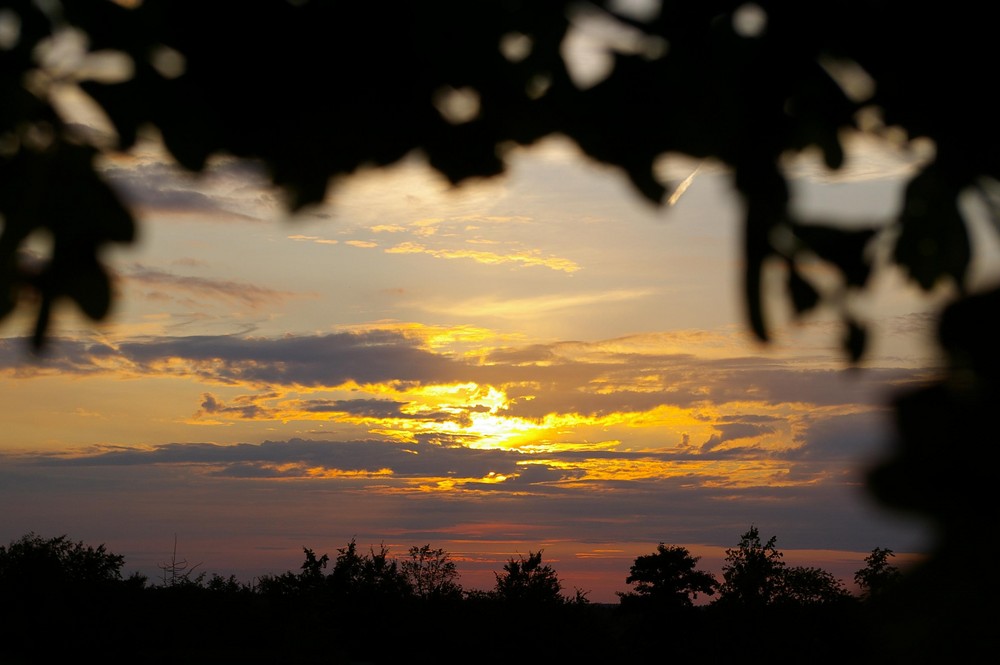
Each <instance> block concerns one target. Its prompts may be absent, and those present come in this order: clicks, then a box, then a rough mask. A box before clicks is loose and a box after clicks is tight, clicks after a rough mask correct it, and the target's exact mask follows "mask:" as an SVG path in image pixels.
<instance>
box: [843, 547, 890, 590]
mask: <svg viewBox="0 0 1000 665" xmlns="http://www.w3.org/2000/svg"><path fill="white" fill-rule="evenodd" d="M893 556H896V555H895V553H893V551H892V550H890V549H888V548H883V547H876V548H875V549H873V550H872V552H871V554H869V555H868V556H866V557H865V567H864V568H861V569H860V570H858V571H857V572H855V573H854V582H855V584H857V585H858V586H859V587H860V588H861V593H862V594H863V596H864V597H866V598H875V597H877V596H880V595H882V594H883V593H885V592H887V591H889V590H890V589H892V588H893V586H895V585H896V584H898V583H899V580H900V577H901V576H902V573H900V571H899V568H897V567H896V566H894V565H892V564H891V563H889V557H893Z"/></svg>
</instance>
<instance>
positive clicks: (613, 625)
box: [0, 527, 921, 664]
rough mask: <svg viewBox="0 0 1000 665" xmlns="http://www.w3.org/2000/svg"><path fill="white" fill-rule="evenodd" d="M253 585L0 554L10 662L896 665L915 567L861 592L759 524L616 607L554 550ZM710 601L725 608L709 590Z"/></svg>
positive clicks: (44, 555) (96, 551)
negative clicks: (898, 616)
mask: <svg viewBox="0 0 1000 665" xmlns="http://www.w3.org/2000/svg"><path fill="white" fill-rule="evenodd" d="M304 554H305V560H304V562H303V563H302V566H301V568H300V569H299V571H298V572H291V571H289V572H286V573H283V574H281V575H276V576H264V577H261V578H256V579H255V580H253V581H252V582H250V583H244V582H241V581H239V580H237V579H236V578H235V577H229V578H225V577H222V576H219V575H217V574H215V575H211V576H209V575H207V574H205V573H199V574H198V575H194V574H193V573H194V570H193V568H194V567H189V566H188V565H187V563H186V562H185V561H182V560H181V561H179V560H177V558H176V557H173V558H172V559H171V560H170V561H169V562H167V563H164V564H162V565H161V569H162V571H163V575H162V579H160V580H157V581H156V582H151V581H150V580H149V579H147V578H146V577H144V576H141V575H135V574H134V575H132V576H129V577H124V576H123V574H122V569H123V567H124V564H125V560H124V558H123V557H122V556H120V555H117V554H113V553H111V552H109V551H107V550H106V549H105V547H104V546H103V545H102V546H99V547H92V546H87V545H84V544H83V543H78V542H77V543H75V542H73V541H71V540H69V539H67V538H66V537H65V536H61V537H57V538H42V537H40V536H37V535H35V534H28V535H26V536H23V537H22V538H21V539H20V540H17V541H14V542H11V543H10V544H9V545H8V546H6V547H3V546H0V597H2V598H3V601H4V602H3V603H2V605H0V607H2V610H0V635H2V643H0V663H13V664H17V663H44V662H74V661H75V662H80V661H84V660H88V661H89V660H93V659H95V658H96V659H98V660H99V661H100V662H129V663H133V662H135V663H458V662H461V663H466V662H474V663H501V662H503V663H506V662H512V661H522V662H554V663H571V662H603V663H633V662H649V661H655V662H666V661H676V660H677V659H684V660H688V659H690V660H691V661H698V662H724V661H734V660H736V659H739V660H746V659H747V658H748V657H751V656H752V657H751V658H750V660H751V661H753V662H757V660H758V658H760V659H761V660H766V661H770V662H837V661H840V662H875V661H879V662H894V661H896V660H904V659H906V660H909V658H907V656H919V655H921V654H907V653H906V644H907V638H908V636H907V635H905V634H896V633H894V632H893V631H894V628H893V623H892V621H891V607H892V604H891V602H890V601H888V600H887V599H889V598H891V597H892V596H893V594H894V590H895V589H896V588H897V587H899V586H900V580H901V579H902V575H901V573H900V572H899V570H897V569H896V567H895V566H893V565H892V564H891V563H890V562H889V558H890V557H891V556H892V555H893V554H892V552H891V550H887V549H880V548H876V549H875V550H873V551H872V553H871V554H870V555H869V556H868V558H867V559H866V560H865V562H866V565H865V567H864V568H862V569H860V570H859V571H858V572H857V574H856V575H855V582H856V583H857V584H858V586H859V587H860V588H861V591H862V592H861V595H860V596H854V595H851V594H850V593H848V592H847V591H846V590H845V588H844V587H843V585H842V583H841V582H840V581H839V580H837V579H836V578H834V577H833V576H832V575H831V574H830V573H828V572H826V571H824V570H821V569H819V568H807V567H793V566H787V565H785V563H784V562H783V561H782V555H781V552H780V551H779V550H778V549H777V548H776V541H775V538H773V537H772V538H771V539H770V540H768V541H766V542H762V541H761V539H760V536H759V533H758V531H757V529H756V528H755V527H751V528H750V530H749V531H747V532H746V533H745V534H743V535H742V536H741V538H740V541H739V543H738V544H737V546H736V547H734V548H732V549H729V550H727V557H726V564H725V566H724V568H723V579H722V580H718V579H717V578H716V577H715V576H714V575H713V574H711V573H709V572H705V571H701V570H698V569H697V563H698V558H697V557H693V556H692V555H691V554H690V553H689V552H688V550H687V549H685V548H683V547H679V546H669V545H664V544H662V543H661V544H660V545H659V546H658V547H657V549H656V551H655V552H654V553H652V554H650V555H645V556H640V557H638V558H636V560H635V562H634V564H633V565H632V567H631V569H630V570H629V573H628V576H627V578H626V581H627V582H628V583H629V584H631V585H632V590H631V591H629V592H627V593H622V594H620V596H621V602H620V603H619V604H616V605H604V604H595V603H590V602H588V600H587V597H586V593H585V592H584V591H581V590H576V592H575V594H573V595H571V596H566V595H563V584H562V582H561V581H560V579H559V577H558V575H557V574H556V571H555V570H554V569H553V568H552V567H551V566H550V565H547V564H544V563H543V562H542V552H529V553H528V555H527V556H526V557H525V556H521V555H519V556H517V557H512V558H511V559H509V560H508V561H507V563H506V564H505V565H504V566H503V569H502V570H501V571H499V572H496V585H495V587H494V588H493V589H490V590H471V591H470V590H463V589H462V587H461V586H460V584H459V575H458V572H457V569H456V566H455V563H454V561H452V559H451V557H450V556H449V554H448V553H447V552H445V551H444V550H441V549H434V548H431V547H430V545H425V546H423V547H412V548H410V550H409V552H408V553H407V555H406V556H405V557H401V558H398V559H397V558H393V557H390V556H389V552H388V550H387V549H386V548H384V547H381V548H379V549H378V550H376V549H375V548H370V549H369V550H368V551H367V552H364V551H359V549H358V547H357V544H356V543H355V542H354V541H353V540H352V541H351V542H350V543H348V544H347V545H346V546H345V547H343V548H341V549H338V550H337V553H336V556H335V557H334V558H332V559H331V557H329V556H328V555H326V554H324V555H321V556H317V555H316V553H315V552H313V551H312V550H310V549H308V548H306V549H304ZM705 596H709V597H712V598H713V600H712V602H711V603H709V604H696V603H695V601H696V600H698V599H702V600H704V597H705Z"/></svg>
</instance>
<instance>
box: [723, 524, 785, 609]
mask: <svg viewBox="0 0 1000 665" xmlns="http://www.w3.org/2000/svg"><path fill="white" fill-rule="evenodd" d="M776 542H777V536H771V538H770V539H769V540H768V541H767V542H766V543H762V542H761V540H760V532H759V531H758V529H757V527H756V526H751V527H750V529H749V530H748V531H747V532H746V533H744V534H743V535H742V536H740V542H739V544H738V545H737V546H736V547H735V548H730V549H727V550H726V563H725V565H724V566H723V567H722V577H723V582H722V586H721V587H720V589H719V600H718V601H717V602H719V603H723V604H727V605H736V606H741V607H747V608H754V609H757V608H761V607H764V606H766V605H770V604H771V603H773V602H774V601H775V599H776V598H778V596H779V594H780V592H781V587H782V583H783V575H784V572H785V562H784V561H782V557H783V556H784V555H782V553H781V552H779V551H778V549H777V547H776Z"/></svg>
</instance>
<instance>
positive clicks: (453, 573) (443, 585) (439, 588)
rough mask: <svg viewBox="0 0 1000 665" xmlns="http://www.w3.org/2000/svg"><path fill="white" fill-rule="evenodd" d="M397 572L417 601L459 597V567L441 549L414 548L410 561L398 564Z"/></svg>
mask: <svg viewBox="0 0 1000 665" xmlns="http://www.w3.org/2000/svg"><path fill="white" fill-rule="evenodd" d="M399 567H400V571H401V572H402V574H403V576H404V577H405V578H406V581H407V583H408V584H409V586H410V588H411V589H412V590H413V594H414V595H415V596H417V597H418V598H425V599H434V600H440V599H444V598H459V597H461V594H462V587H461V586H460V585H459V584H458V568H457V567H456V566H455V562H454V561H452V559H451V556H450V555H449V554H448V553H447V552H445V551H444V550H443V549H440V548H437V549H432V548H431V546H430V544H427V545H424V546H423V547H417V546H416V545H414V546H413V547H411V548H410V550H409V558H408V559H404V560H403V561H402V563H401V564H400V566H399Z"/></svg>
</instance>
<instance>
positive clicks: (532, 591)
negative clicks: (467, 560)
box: [493, 550, 565, 605]
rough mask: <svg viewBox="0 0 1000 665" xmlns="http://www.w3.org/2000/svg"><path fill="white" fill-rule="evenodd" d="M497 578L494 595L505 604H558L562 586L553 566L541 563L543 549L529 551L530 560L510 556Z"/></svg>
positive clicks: (560, 600)
mask: <svg viewBox="0 0 1000 665" xmlns="http://www.w3.org/2000/svg"><path fill="white" fill-rule="evenodd" d="M494 575H496V580H497V583H496V587H494V592H493V593H494V595H495V596H496V597H497V598H499V599H501V600H505V601H509V602H515V603H525V604H533V605H539V604H559V603H563V602H564V601H565V599H564V598H563V597H562V595H560V592H561V591H562V588H563V585H562V582H561V581H560V580H559V577H558V576H557V575H556V571H555V569H553V568H552V566H550V565H548V564H545V565H543V564H542V550H538V551H537V552H531V551H529V552H528V557H527V558H525V557H524V556H523V555H520V554H519V555H518V556H517V558H514V557H511V558H510V559H508V560H507V563H505V564H504V565H503V572H502V573H494Z"/></svg>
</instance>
